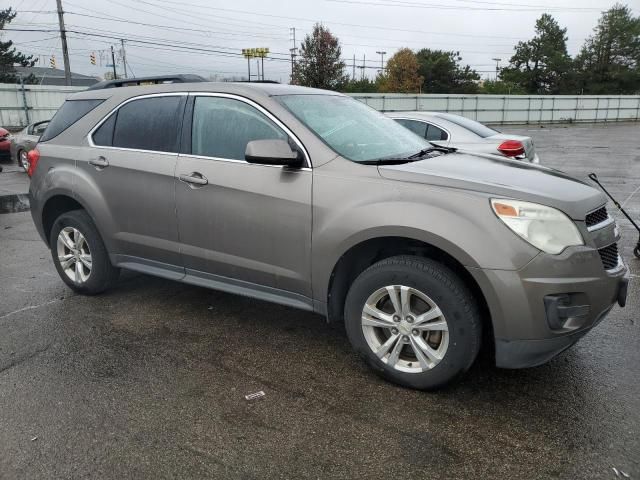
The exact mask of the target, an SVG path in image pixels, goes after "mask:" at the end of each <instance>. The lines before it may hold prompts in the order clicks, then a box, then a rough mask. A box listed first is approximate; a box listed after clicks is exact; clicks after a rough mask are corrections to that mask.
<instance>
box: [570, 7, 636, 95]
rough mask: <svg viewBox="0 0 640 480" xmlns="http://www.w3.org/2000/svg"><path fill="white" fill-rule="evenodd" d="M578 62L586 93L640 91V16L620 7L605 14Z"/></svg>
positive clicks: (583, 48)
mask: <svg viewBox="0 0 640 480" xmlns="http://www.w3.org/2000/svg"><path fill="white" fill-rule="evenodd" d="M576 63H577V65H578V81H579V87H580V88H581V89H582V90H583V91H584V93H590V94H630V93H637V92H640V17H635V18H634V17H633V15H632V14H631V10H630V9H629V8H628V7H627V6H624V5H620V4H616V5H615V6H614V7H613V8H611V9H609V10H608V11H606V12H604V13H603V14H602V17H601V18H600V20H599V21H598V25H597V26H596V28H595V29H594V33H593V35H592V36H590V37H589V38H588V39H587V40H586V42H585V44H584V46H583V47H582V49H581V51H580V54H579V55H578V57H577V59H576Z"/></svg>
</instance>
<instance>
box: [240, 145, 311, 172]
mask: <svg viewBox="0 0 640 480" xmlns="http://www.w3.org/2000/svg"><path fill="white" fill-rule="evenodd" d="M244 159H245V160H246V161H247V162H249V163H259V164H262V165H283V166H288V167H301V166H302V164H303V161H304V157H303V156H302V153H301V152H299V151H297V150H291V147H290V146H289V142H287V141H286V140H280V139H278V140H252V141H250V142H249V143H247V149H246V150H245V153H244Z"/></svg>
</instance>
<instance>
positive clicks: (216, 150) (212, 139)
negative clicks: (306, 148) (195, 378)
mask: <svg viewBox="0 0 640 480" xmlns="http://www.w3.org/2000/svg"><path fill="white" fill-rule="evenodd" d="M287 138H288V136H287V134H286V133H285V132H284V131H282V129H280V127H278V126H277V125H276V124H275V123H273V122H272V121H271V120H270V119H269V118H268V117H267V116H266V115H264V114H263V113H262V112H260V111H259V110H257V109H256V108H254V107H252V106H251V105H248V104H246V103H245V102H242V101H240V100H235V99H232V98H225V97H196V98H195V103H194V106H193V123H192V126H191V153H192V155H203V156H206V157H216V158H224V159H231V160H244V154H245V151H246V148H247V143H249V142H250V141H252V140H276V139H282V140H287Z"/></svg>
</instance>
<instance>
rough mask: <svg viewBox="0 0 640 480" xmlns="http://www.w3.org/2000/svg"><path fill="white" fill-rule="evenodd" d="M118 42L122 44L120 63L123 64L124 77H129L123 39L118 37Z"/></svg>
mask: <svg viewBox="0 0 640 480" xmlns="http://www.w3.org/2000/svg"><path fill="white" fill-rule="evenodd" d="M120 44H121V45H122V65H123V66H124V78H129V75H127V53H126V52H125V50H124V39H122V38H121V39H120Z"/></svg>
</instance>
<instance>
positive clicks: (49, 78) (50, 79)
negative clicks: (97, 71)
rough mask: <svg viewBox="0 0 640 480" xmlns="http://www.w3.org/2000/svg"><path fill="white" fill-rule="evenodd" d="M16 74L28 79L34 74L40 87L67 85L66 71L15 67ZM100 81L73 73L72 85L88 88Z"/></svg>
mask: <svg viewBox="0 0 640 480" xmlns="http://www.w3.org/2000/svg"><path fill="white" fill-rule="evenodd" d="M14 69H15V71H16V74H18V75H20V74H22V75H23V76H25V77H27V76H29V75H31V74H33V75H34V76H35V77H36V78H37V80H38V84H40V85H66V83H65V79H64V70H59V69H57V68H46V67H14ZM99 81H100V80H99V79H97V78H95V77H90V76H88V75H82V74H80V73H73V72H71V85H73V86H74V87H88V86H90V85H93V84H94V83H98V82H99Z"/></svg>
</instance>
